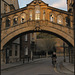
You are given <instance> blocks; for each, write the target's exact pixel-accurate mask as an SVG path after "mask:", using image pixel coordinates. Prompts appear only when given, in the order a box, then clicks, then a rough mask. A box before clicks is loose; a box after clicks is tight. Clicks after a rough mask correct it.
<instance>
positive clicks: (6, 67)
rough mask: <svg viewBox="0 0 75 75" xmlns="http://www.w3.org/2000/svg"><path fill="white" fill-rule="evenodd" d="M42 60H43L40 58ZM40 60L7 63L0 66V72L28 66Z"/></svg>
mask: <svg viewBox="0 0 75 75" xmlns="http://www.w3.org/2000/svg"><path fill="white" fill-rule="evenodd" d="M41 59H43V58H41ZM41 59H35V60H33V61H32V60H30V61H29V62H28V61H24V63H23V61H18V62H14V63H8V64H1V71H3V70H6V69H10V68H13V67H17V66H21V65H24V64H28V63H32V62H36V61H39V60H41Z"/></svg>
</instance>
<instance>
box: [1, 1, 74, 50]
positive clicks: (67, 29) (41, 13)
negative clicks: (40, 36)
mask: <svg viewBox="0 0 75 75" xmlns="http://www.w3.org/2000/svg"><path fill="white" fill-rule="evenodd" d="M66 20H67V21H68V23H67V22H66ZM29 31H30V32H31V31H33V32H34V31H47V32H50V33H52V34H54V35H56V36H58V37H59V38H61V39H63V40H64V41H65V42H66V43H68V44H70V45H72V46H74V35H73V20H72V15H71V14H70V13H68V12H67V11H63V10H60V9H57V8H53V7H50V6H48V5H47V4H46V3H44V2H43V1H42V2H41V3H37V4H36V3H35V2H34V1H33V2H31V3H30V4H28V5H27V7H24V8H22V9H18V10H16V11H12V12H9V13H7V14H3V15H2V26H1V49H3V47H4V45H6V44H7V43H8V42H9V41H10V40H12V39H13V38H14V37H16V36H18V35H20V34H22V33H25V32H29Z"/></svg>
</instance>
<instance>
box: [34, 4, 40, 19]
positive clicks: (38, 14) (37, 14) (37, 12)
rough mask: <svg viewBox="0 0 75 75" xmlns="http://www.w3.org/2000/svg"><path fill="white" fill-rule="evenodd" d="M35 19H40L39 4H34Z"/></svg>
mask: <svg viewBox="0 0 75 75" xmlns="http://www.w3.org/2000/svg"><path fill="white" fill-rule="evenodd" d="M35 20H40V6H39V5H37V6H35Z"/></svg>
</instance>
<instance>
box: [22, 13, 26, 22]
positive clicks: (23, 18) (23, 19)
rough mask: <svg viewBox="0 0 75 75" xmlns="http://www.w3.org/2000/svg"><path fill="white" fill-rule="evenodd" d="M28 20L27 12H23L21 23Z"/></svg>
mask: <svg viewBox="0 0 75 75" xmlns="http://www.w3.org/2000/svg"><path fill="white" fill-rule="evenodd" d="M25 20H26V15H25V13H23V14H21V23H23V22H25Z"/></svg>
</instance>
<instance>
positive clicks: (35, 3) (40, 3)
mask: <svg viewBox="0 0 75 75" xmlns="http://www.w3.org/2000/svg"><path fill="white" fill-rule="evenodd" d="M36 5H41V6H48V4H47V3H45V2H44V1H40V2H35V1H32V2H31V3H29V4H27V6H36Z"/></svg>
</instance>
